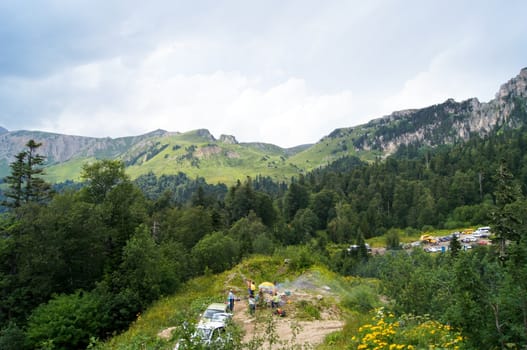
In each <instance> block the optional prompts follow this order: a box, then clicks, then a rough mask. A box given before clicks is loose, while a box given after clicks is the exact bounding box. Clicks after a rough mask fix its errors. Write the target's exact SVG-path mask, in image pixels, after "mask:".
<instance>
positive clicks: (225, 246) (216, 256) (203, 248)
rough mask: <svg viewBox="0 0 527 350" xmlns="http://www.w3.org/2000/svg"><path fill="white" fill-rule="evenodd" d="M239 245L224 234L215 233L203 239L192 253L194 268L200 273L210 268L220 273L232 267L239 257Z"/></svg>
mask: <svg viewBox="0 0 527 350" xmlns="http://www.w3.org/2000/svg"><path fill="white" fill-rule="evenodd" d="M239 249H240V248H239V245H238V243H237V242H236V241H235V240H233V239H232V238H230V237H229V236H225V235H224V234H223V233H222V232H213V233H211V234H209V235H206V236H205V237H203V238H202V239H201V240H200V241H199V242H198V243H197V244H196V245H195V246H194V247H193V248H192V251H191V256H192V258H193V261H194V268H195V269H196V271H198V272H202V271H205V268H209V269H210V270H211V271H212V272H214V273H218V272H221V271H224V270H226V269H228V268H230V267H232V266H233V265H234V264H235V263H236V262H237V257H238V256H239Z"/></svg>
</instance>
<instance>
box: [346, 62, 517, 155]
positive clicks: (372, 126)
mask: <svg viewBox="0 0 527 350" xmlns="http://www.w3.org/2000/svg"><path fill="white" fill-rule="evenodd" d="M526 108H527V68H524V69H522V70H521V71H520V74H518V76H516V77H515V78H513V79H511V80H509V81H508V82H507V83H505V84H503V85H502V86H501V87H500V89H499V91H498V93H497V94H496V96H495V98H494V99H493V100H491V101H489V102H487V103H481V102H479V101H478V99H476V98H472V99H468V100H466V101H463V102H456V101H454V100H453V99H448V100H447V101H445V102H444V103H442V104H438V105H434V106H430V107H427V108H423V109H419V110H404V111H398V112H394V113H392V114H390V115H388V116H385V117H383V118H380V119H376V120H373V121H371V122H370V123H368V124H366V127H367V128H368V129H369V131H370V132H369V137H364V138H362V139H361V140H360V142H356V143H355V146H356V148H358V149H363V150H371V149H379V150H381V151H383V153H385V154H391V153H393V152H394V151H395V150H397V148H398V147H399V145H401V144H413V143H417V144H421V145H428V146H437V145H440V144H449V143H453V142H457V141H464V140H467V139H468V138H469V137H470V135H472V134H478V135H480V136H485V135H487V134H489V133H490V132H491V131H493V130H494V129H495V128H496V127H497V126H500V125H508V126H510V127H517V126H519V125H520V124H522V123H524V122H525V121H523V120H521V118H518V116H517V115H515V113H516V112H518V111H519V110H525V109H526ZM339 132H340V133H342V131H339Z"/></svg>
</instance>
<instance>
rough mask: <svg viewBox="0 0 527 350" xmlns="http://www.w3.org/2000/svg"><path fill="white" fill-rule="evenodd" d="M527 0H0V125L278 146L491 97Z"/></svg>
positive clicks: (522, 31) (525, 48)
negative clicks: (201, 132)
mask: <svg viewBox="0 0 527 350" xmlns="http://www.w3.org/2000/svg"><path fill="white" fill-rule="evenodd" d="M526 66H527V1H524V0H517V1H515V0H508V1H498V0H496V1H485V0H480V1H461V0H458V1H446V0H438V1H434V0H430V1H422V0H416V1H395V0H393V1H391V0H368V1H365V0H361V1H355V0H350V1H330V0H322V1H310V0H299V1H287V0H276V1H274V0H261V1H250V0H240V1H221V0H211V1H200V0H192V1H190V0H188V1H176V0H149V1H144V0H141V1H135V0H127V1H124V0H123V1H111V0H100V1H99V0H86V1H82V0H32V1H29V0H18V1H14V0H1V1H0V126H3V127H5V128H7V129H8V130H21V129H24V130H43V131H50V132H58V133H64V134H74V135H82V136H95V137H106V136H110V137H121V136H130V135H138V134H142V133H146V132H149V131H152V130H155V129H164V130H168V131H180V132H185V131H189V130H193V129H198V128H206V129H208V130H209V131H210V132H211V133H212V134H213V135H214V136H215V137H217V138H219V136H220V135H221V134H229V135H234V136H235V137H236V138H237V139H238V141H240V142H252V141H260V142H269V143H273V144H276V145H279V146H282V147H290V146H295V145H300V144H304V143H314V142H317V141H318V140H319V139H320V138H322V137H323V136H325V135H327V134H329V133H330V132H331V131H332V130H334V129H335V128H340V127H350V126H356V125H359V124H363V123H366V122H368V121H369V120H371V119H375V118H378V117H381V116H383V115H387V114H389V113H391V112H392V111H395V110H401V109H407V108H419V107H425V106H429V105H432V104H436V103H441V102H444V101H445V100H446V99H447V98H450V97H452V98H454V99H456V100H457V101H461V100H464V99H467V98H470V97H477V98H478V99H479V100H480V101H482V102H486V101H488V100H490V99H492V98H493V97H494V95H495V93H496V92H497V91H498V89H499V87H500V85H501V84H502V83H505V82H506V81H507V80H509V79H510V78H512V77H514V76H516V75H517V74H518V73H519V71H520V69H521V68H523V67H526Z"/></svg>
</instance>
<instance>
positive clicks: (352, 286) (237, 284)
mask: <svg viewBox="0 0 527 350" xmlns="http://www.w3.org/2000/svg"><path fill="white" fill-rule="evenodd" d="M284 258H285V256H283V255H275V256H272V257H270V256H253V257H251V258H248V259H245V260H244V261H242V262H241V263H240V264H238V265H237V266H235V267H234V268H233V269H231V270H229V271H225V272H223V273H221V274H217V275H207V276H201V277H197V278H194V279H192V280H190V281H188V282H187V283H186V284H185V285H184V286H183V287H182V288H181V289H180V290H179V291H178V292H177V293H175V294H174V295H171V296H166V297H164V298H162V299H160V300H158V301H157V302H156V303H154V304H153V305H152V306H151V307H150V308H149V309H148V310H146V311H145V312H144V313H143V314H141V315H138V317H137V319H136V321H135V322H134V323H133V324H132V325H131V326H130V327H129V329H128V330H127V331H125V332H123V333H122V334H119V335H116V336H114V337H113V338H111V339H110V340H108V341H107V342H104V343H103V342H98V343H97V344H96V345H93V346H92V348H93V349H97V350H108V349H141V348H150V349H160V350H161V349H171V348H172V347H173V345H174V342H175V340H174V339H172V340H163V339H160V338H159V337H158V333H159V332H160V331H162V330H164V329H167V328H169V327H173V326H176V325H178V324H181V322H182V320H185V319H194V320H197V319H198V317H199V314H200V313H201V312H202V311H203V310H204V309H205V308H206V306H207V305H208V304H210V303H211V302H224V301H225V300H226V296H227V292H228V290H229V289H230V288H233V289H235V291H236V292H237V293H238V295H245V293H246V284H245V283H246V279H248V278H250V279H253V280H255V281H257V284H259V283H260V282H263V281H277V282H279V283H283V284H284V285H287V284H288V283H290V284H291V286H293V284H294V283H303V284H305V286H306V288H305V290H310V289H309V287H311V286H312V287H313V288H314V289H313V293H318V292H317V290H319V289H320V288H327V289H328V290H331V291H332V294H331V295H332V296H329V295H327V296H326V295H325V296H324V299H322V300H317V299H316V298H312V299H309V300H307V301H299V302H295V303H293V304H291V305H288V308H294V310H292V312H291V313H288V317H289V316H291V317H295V319H303V320H316V319H320V317H321V313H322V312H323V311H324V310H328V309H335V307H337V309H341V306H339V305H340V301H341V300H348V299H350V298H353V296H357V295H362V296H364V297H365V298H366V299H367V300H375V298H374V297H373V296H368V295H367V294H368V293H372V294H375V293H377V289H376V286H377V284H376V282H375V281H373V280H367V279H357V278H351V277H342V276H339V275H337V274H335V273H334V272H331V271H329V270H328V269H327V268H325V267H323V266H312V267H310V268H302V269H295V268H292V267H291V266H290V265H289V264H286V263H285V262H284ZM299 281H300V282H299ZM364 285H368V286H369V287H364ZM354 307H355V306H354V305H352V303H349V302H347V303H344V305H343V306H342V312H344V314H346V315H348V316H346V317H347V318H350V317H352V316H350V315H353V314H355V313H357V310H353V308H354ZM262 317H265V315H264V314H263V313H262ZM353 317H354V316H353ZM335 337H338V336H335Z"/></svg>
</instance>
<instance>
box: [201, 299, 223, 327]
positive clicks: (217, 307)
mask: <svg viewBox="0 0 527 350" xmlns="http://www.w3.org/2000/svg"><path fill="white" fill-rule="evenodd" d="M219 313H223V314H225V313H227V304H224V303H212V304H210V305H209V306H208V307H207V309H206V310H205V312H204V313H203V315H201V318H200V321H199V322H200V323H205V322H210V321H212V320H213V318H214V315H215V314H219Z"/></svg>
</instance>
